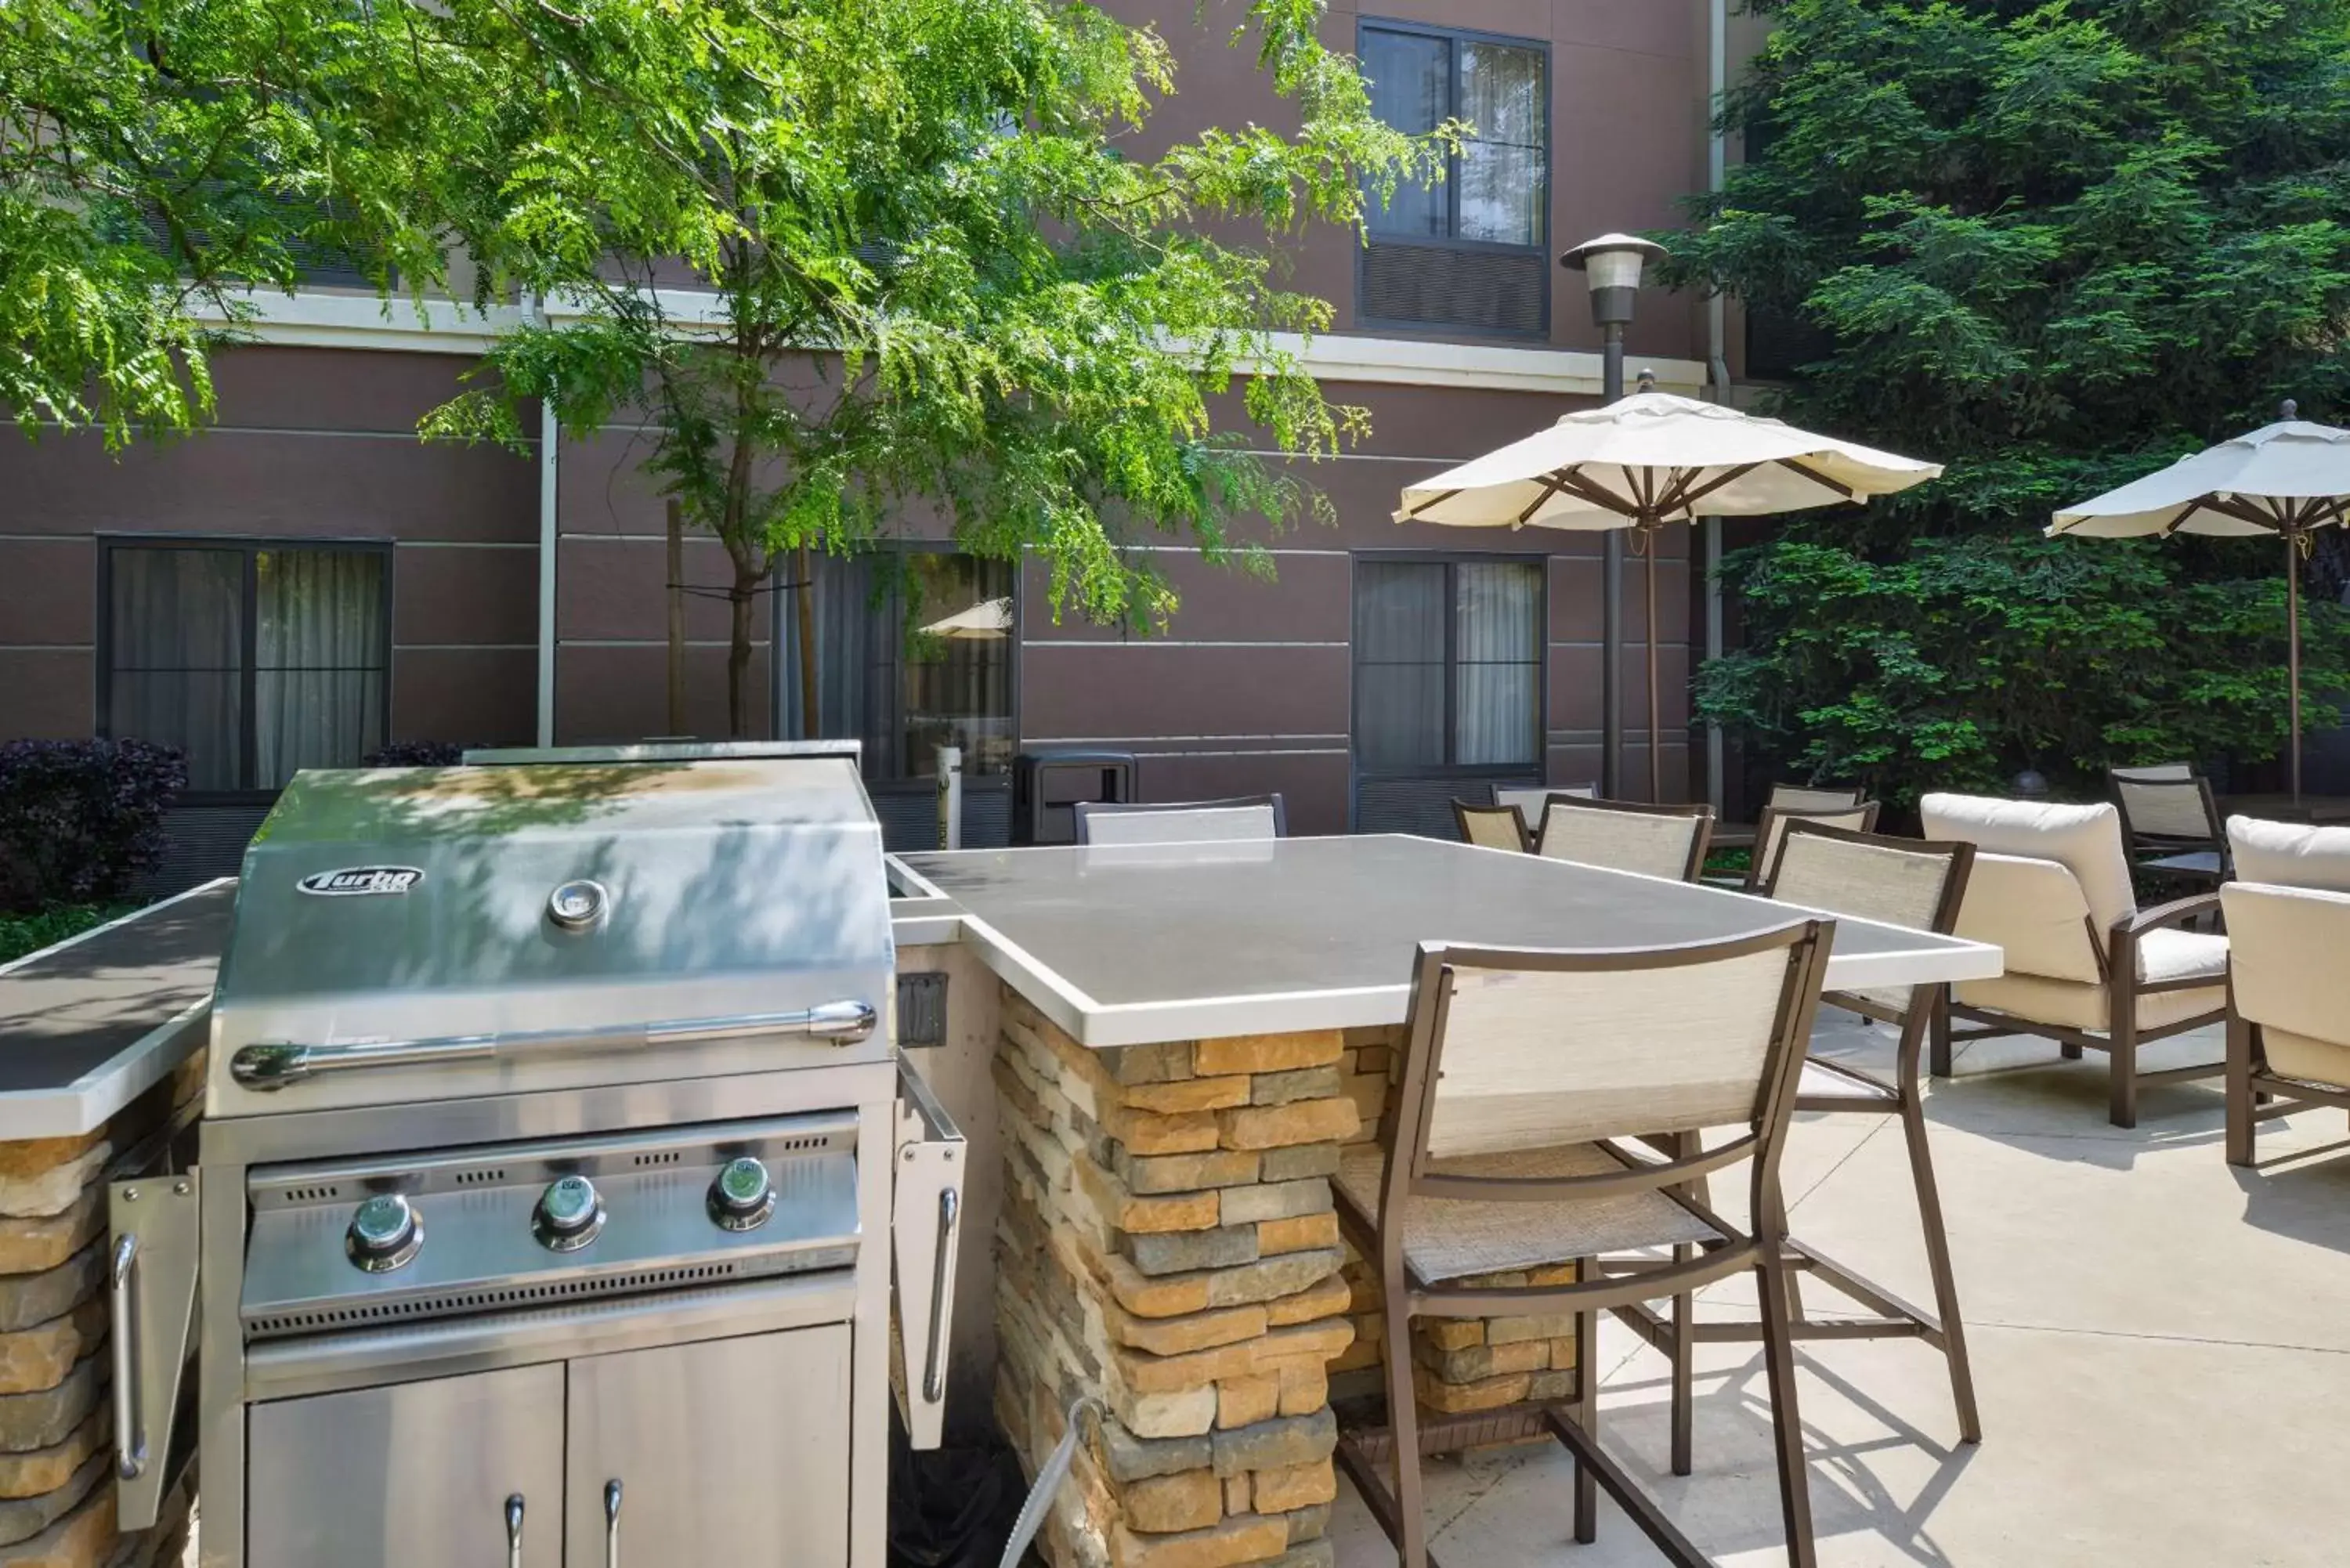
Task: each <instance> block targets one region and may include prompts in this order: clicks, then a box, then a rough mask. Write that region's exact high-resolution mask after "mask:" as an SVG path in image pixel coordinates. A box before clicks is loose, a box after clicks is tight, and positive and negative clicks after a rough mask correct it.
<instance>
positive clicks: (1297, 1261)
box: [893, 836, 2001, 1568]
mask: <svg viewBox="0 0 2350 1568" xmlns="http://www.w3.org/2000/svg"><path fill="white" fill-rule="evenodd" d="M893 875H894V877H895V879H896V882H897V884H898V887H897V890H898V892H899V894H900V895H902V896H901V897H900V898H899V900H897V903H896V907H895V911H894V912H895V914H896V915H897V918H898V925H899V945H900V949H901V950H904V949H905V948H906V947H907V946H908V944H909V942H910V940H922V941H933V942H937V943H940V944H945V943H958V944H960V945H961V946H962V948H963V949H964V950H966V951H967V952H970V953H972V954H974V955H976V957H977V958H978V960H979V961H980V962H981V963H983V965H984V966H985V969H986V970H987V971H990V972H991V973H992V975H993V978H994V979H995V980H996V981H998V982H1000V987H1001V993H1000V995H999V996H998V997H997V998H995V999H993V1000H994V1002H995V1006H994V1009H993V1011H994V1012H995V1015H996V1018H997V1020H998V1023H999V1039H998V1041H997V1044H996V1048H995V1054H994V1061H993V1073H994V1079H995V1086H996V1089H997V1093H998V1098H999V1104H1000V1108H1001V1115H1002V1121H1003V1145H1004V1168H1005V1169H1004V1190H1003V1199H1002V1206H1001V1211H1000V1213H999V1215H998V1217H997V1220H996V1224H995V1235H996V1256H995V1259H994V1266H995V1271H996V1283H995V1292H994V1294H995V1307H996V1312H995V1333H996V1338H997V1345H996V1364H995V1390H994V1404H995V1412H996V1415H997V1417H998V1419H999V1420H1000V1421H1001V1423H1002V1424H1003V1428H1004V1429H1005V1433H1006V1435H1007V1436H1008V1437H1009V1438H1011V1440H1012V1441H1013V1443H1014V1446H1015V1447H1016V1448H1017V1449H1019V1450H1020V1452H1021V1454H1022V1457H1023V1459H1024V1462H1025V1463H1026V1464H1027V1466H1028V1467H1029V1469H1030V1470H1031V1472H1032V1473H1033V1472H1034V1471H1035V1468H1036V1466H1037V1465H1038V1464H1039V1463H1040V1462H1041V1461H1042V1460H1043V1459H1044V1458H1045V1454H1046V1453H1047V1452H1048V1451H1049V1449H1051V1448H1052V1446H1053V1445H1054V1444H1055V1442H1056V1441H1057V1440H1058V1438H1060V1436H1061V1432H1062V1429H1063V1423H1064V1419H1065V1417H1064V1412H1065V1411H1066V1409H1067V1407H1068V1406H1069V1403H1070V1401H1071V1400H1072V1399H1074V1398H1075V1397H1077V1396H1078V1395H1080V1394H1087V1393H1092V1394H1097V1395H1098V1396H1099V1397H1101V1398H1102V1400H1103V1402H1104V1404H1105V1405H1106V1406H1107V1411H1108V1414H1107V1417H1106V1419H1105V1421H1104V1423H1103V1439H1104V1440H1103V1441H1102V1442H1101V1443H1100V1444H1099V1445H1098V1446H1096V1445H1091V1444H1085V1445H1080V1447H1079V1449H1078V1457H1077V1463H1076V1469H1075V1470H1074V1471H1073V1479H1072V1481H1071V1483H1070V1484H1069V1485H1068V1486H1066V1487H1065V1488H1064V1489H1063V1490H1062V1493H1061V1495H1060V1498H1059V1500H1058V1504H1057V1506H1056V1508H1055V1513H1054V1515H1053V1518H1052V1521H1051V1523H1050V1524H1049V1526H1048V1527H1047V1529H1046V1531H1045V1536H1044V1544H1045V1548H1046V1550H1047V1552H1048V1554H1049V1555H1050V1556H1051V1557H1052V1558H1053V1560H1054V1561H1055V1563H1057V1564H1059V1565H1060V1568H1092V1565H1094V1564H1097V1563H1110V1564H1114V1565H1115V1568H1226V1565H1231V1564H1243V1563H1281V1564H1284V1568H1326V1565H1327V1564H1328V1563H1329V1561H1330V1556H1331V1549H1330V1546H1329V1544H1328V1542H1327V1541H1326V1537H1325V1531H1326V1524H1327V1521H1328V1517H1329V1505H1330V1502H1331V1500H1332V1499H1333V1497H1334V1496H1335V1495H1336V1477H1335V1474H1334V1470H1333V1466H1332V1463H1331V1454H1332V1452H1333V1449H1334V1448H1335V1446H1336V1417H1334V1415H1333V1413H1332V1411H1331V1408H1330V1398H1331V1386H1332V1380H1333V1378H1334V1377H1336V1378H1340V1379H1341V1380H1342V1383H1343V1379H1344V1378H1345V1376H1346V1375H1347V1373H1349V1372H1350V1371H1360V1370H1363V1369H1368V1368H1374V1367H1376V1366H1378V1347H1377V1345H1376V1341H1375V1339H1374V1338H1372V1337H1367V1336H1366V1335H1365V1334H1363V1333H1362V1332H1361V1330H1363V1329H1364V1328H1367V1326H1368V1325H1369V1324H1371V1323H1373V1322H1374V1321H1375V1320H1374V1319H1373V1318H1372V1317H1371V1316H1370V1315H1369V1314H1373V1313H1375V1312H1376V1310H1377V1300H1378V1298H1377V1293H1376V1285H1375V1284H1374V1283H1373V1282H1371V1281H1370V1280H1369V1278H1368V1277H1367V1276H1366V1275H1363V1274H1361V1273H1360V1272H1358V1269H1357V1267H1356V1266H1355V1265H1353V1264H1352V1263H1351V1262H1350V1260H1349V1259H1348V1257H1347V1253H1346V1251H1345V1249H1344V1248H1343V1247H1342V1246H1341V1245H1340V1242H1339V1239H1338V1228H1337V1221H1336V1214H1335V1212H1334V1210H1333V1206H1332V1199H1331V1192H1330V1179H1331V1177H1332V1176H1333V1174H1334V1173H1335V1172H1336V1170H1337V1168H1338V1164H1339V1159H1340V1155H1341V1150H1342V1149H1343V1147H1345V1146H1346V1145H1347V1144H1348V1143H1349V1142H1353V1141H1356V1140H1360V1139H1367V1138H1369V1137H1372V1136H1373V1135H1374V1133H1375V1131H1376V1128H1377V1125H1378V1113H1379V1109H1380V1106H1381V1105H1382V1104H1383V1103H1384V1099H1385V1096H1386V1093H1387V1085H1388V1073H1389V1070H1390V1068H1391V1067H1392V1066H1393V1064H1394V1063H1395V1061H1396V1057H1397V1053H1398V1050H1399V1046H1400V1044H1401V1030H1400V1027H1399V1026H1400V1025H1401V1024H1402V1023H1403V1021H1404V1018H1405V1013H1406V1009H1407V1005H1408V1002H1409V975H1410V972H1411V961H1412V958H1413V954H1414V950H1415V948H1416V946H1417V944H1418V943H1419V942H1420V941H1423V940H1451V941H1459V942H1471V943H1482V944H1491V945H1498V946H1525V947H1567V948H1586V949H1601V948H1620V947H1636V946H1645V945H1652V944H1659V943H1668V942H1687V941H1698V940H1710V939H1721V938H1729V937H1732V936H1736V935H1742V934H1745V933H1749V932H1752V931H1756V930H1760V929H1766V928H1768V927H1771V926H1774V925H1778V924H1782V923H1783V921H1784V920H1785V919H1788V918H1789V917H1790V915H1791V914H1792V913H1793V911H1790V910H1788V909H1786V908H1785V907H1783V906H1773V905H1768V904H1765V903H1763V902H1761V901H1759V900H1756V899H1752V898H1745V897H1743V896H1742V895H1738V894H1734V893H1727V892H1721V891H1718V890H1715V889H1711V888H1697V887H1691V886H1688V885H1686V884H1681V883H1672V882H1662V881H1659V880H1657V879H1654V878H1651V877H1638V876H1633V875H1629V874H1626V873H1618V872H1611V871H1603V870H1598V869H1596V868H1593V867H1582V866H1575V865H1569V864H1566V863H1563V862H1558V861H1545V860H1542V859H1539V858H1537V857H1533V856H1526V855H1512V854H1505V853H1502V852H1499V851H1492V850H1483V849H1475V848H1470V847H1467V846H1459V845H1449V844H1441V843H1438V842H1436V841H1433V840H1427V839H1417V838H1405V837H1380V836H1356V837H1346V838H1298V839H1281V840H1264V841H1258V842H1250V843H1215V844H1195V845H1179V846H1133V847H1107V846H1104V847H1090V846H1089V847H1075V846H1053V847H1039V848H1030V849H1013V850H974V851H963V852H949V853H939V854H926V855H909V856H904V857H899V858H898V859H896V860H895V861H894V862H893ZM925 928H927V930H926V933H925V934H924V935H922V936H920V937H919V938H918V937H916V936H915V935H914V933H915V932H916V931H917V930H922V929H925ZM2000 969H2001V955H2000V953H1999V950H1997V949H1995V948H1990V947H1985V946H1982V945H1981V944H1977V943H1971V942H1965V941H1960V940H1952V939H1949V938H1941V937H1936V936H1931V935H1928V934H1925V933H1921V932H1915V931H1907V930H1901V929H1896V928H1892V927H1887V926H1877V925H1872V924H1870V923H1868V922H1866V921H1850V920H1848V921H1845V922H1842V923H1841V924H1840V925H1839V927H1838V929H1837V934H1836V943H1835V952H1834V954H1833V956H1832V957H1831V959H1830V961H1829V968H1828V978H1829V983H1830V984H1831V985H1832V986H1834V987H1835V988H1838V989H1858V988H1865V987H1877V986H1896V985H1909V984H1917V983H1922V982H1929V981H1946V980H1965V979H1975V978H1983V977H1988V976H1991V975H1996V974H1998V973H1999V972H2000ZM951 1005H952V1003H951ZM969 1263H970V1260H968V1259H967V1260H966V1266H967V1267H968V1266H969ZM1573 1344H1574V1341H1573V1337H1572V1325H1571V1324H1565V1323H1562V1322H1553V1321H1550V1320H1546V1319H1537V1318H1520V1319H1490V1320H1486V1321H1484V1322H1482V1323H1478V1322H1470V1323H1465V1324H1443V1325H1440V1337H1433V1338H1430V1340H1429V1341H1428V1342H1427V1343H1425V1344H1421V1345H1417V1346H1416V1349H1415V1360H1416V1361H1417V1362H1418V1363H1419V1366H1417V1368H1416V1370H1415V1377H1416V1379H1417V1381H1418V1384H1419V1395H1420V1399H1421V1402H1422V1404H1423V1405H1424V1406H1425V1407H1429V1408H1430V1409H1432V1410H1435V1411H1438V1412H1440V1413H1444V1414H1448V1415H1466V1414H1472V1413H1474V1412H1477V1411H1480V1410H1486V1409H1494V1408H1500V1407H1507V1406H1511V1405H1514V1404H1517V1403H1520V1402H1523V1401H1525V1400H1528V1399H1554V1398H1570V1397H1574V1395H1575V1375H1576V1368H1575V1366H1574V1364H1573V1355H1572V1352H1573Z"/></svg>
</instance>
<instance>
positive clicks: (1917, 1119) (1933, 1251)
mask: <svg viewBox="0 0 2350 1568" xmlns="http://www.w3.org/2000/svg"><path fill="white" fill-rule="evenodd" d="M1901 1130H1902V1132H1903V1134H1904V1135H1905V1136H1906V1137H1908V1143H1909V1176H1910V1179H1911V1180H1912V1181H1914V1182H1915V1183H1916V1184H1917V1187H1918V1220H1919V1221H1920V1222H1921V1223H1922V1224H1923V1225H1924V1227H1925V1232H1926V1267H1927V1269H1928V1270H1929V1272H1931V1273H1932V1274H1933V1276H1934V1313H1935V1315H1936V1316H1938V1317H1939V1318H1940V1319H1941V1320H1942V1355H1943V1356H1944V1357H1945V1358H1946V1359H1947V1360H1948V1361H1949V1362H1950V1401H1951V1403H1952V1404H1954V1405H1955V1406H1957V1407H1958V1413H1959V1439H1960V1441H1961V1442H1968V1443H1980V1442H1981V1441H1982V1416H1981V1413H1980V1412H1979V1411H1978V1410H1977V1409H1976V1408H1975V1375H1974V1369H1973V1367H1972V1366H1970V1365H1969V1363H1968V1361H1967V1330H1966V1324H1964V1323H1962V1322H1960V1318H1959V1283H1958V1276H1957V1274H1956V1273H1955V1272H1953V1271H1952V1269H1951V1267H1950V1232H1949V1231H1948V1230H1947V1229H1945V1228H1944V1226H1943V1223H1942V1192H1941V1188H1940V1185H1939V1183H1937V1182H1936V1181H1935V1179H1934V1155H1933V1150H1932V1149H1931V1148H1930V1147H1929V1146H1928V1144H1927V1141H1926V1116H1925V1112H1924V1109H1923V1107H1921V1106H1919V1105H1918V1100H1917V1096H1914V1095H1911V1096H1906V1097H1905V1100H1904V1103H1903V1105H1902V1107H1901Z"/></svg>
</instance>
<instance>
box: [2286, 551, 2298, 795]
mask: <svg viewBox="0 0 2350 1568" xmlns="http://www.w3.org/2000/svg"><path fill="white" fill-rule="evenodd" d="M2284 636H2285V670H2286V675H2285V682H2286V685H2287V686H2288V687H2289V688H2290V699H2291V700H2290V701H2288V702H2287V704H2286V707H2287V708H2288V709H2289V710H2290V711H2291V712H2292V714H2293V740H2292V742H2291V743H2292V747H2293V750H2292V752H2291V753H2289V755H2290V757H2291V763H2290V770H2291V777H2292V779H2293V805H2300V804H2301V537H2300V534H2299V532H2298V531H2297V530H2293V529H2287V530H2286V531H2285V536H2284Z"/></svg>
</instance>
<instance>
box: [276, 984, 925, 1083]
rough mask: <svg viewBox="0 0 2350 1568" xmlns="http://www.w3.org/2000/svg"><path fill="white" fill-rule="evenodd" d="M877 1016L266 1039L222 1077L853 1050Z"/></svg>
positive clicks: (848, 1009)
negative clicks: (763, 1046) (495, 1061)
mask: <svg viewBox="0 0 2350 1568" xmlns="http://www.w3.org/2000/svg"><path fill="white" fill-rule="evenodd" d="M879 1022H880V1014H879V1013H878V1012H875V1011H874V1007H873V1004H872V1003H871V1002H861V1001H858V1000H856V999H854V998H847V999H843V1000H841V1001H838V1002H818V1003H817V1004H816V1005H815V1006H814V1007H806V1008H801V1009H798V1010H796V1011H795V1012H736V1013H728V1014H724V1015H722V1016H720V1017H716V1018H675V1019H669V1020H666V1021H664V1022H661V1023H623V1024H618V1025H615V1026H613V1027H610V1028H605V1029H545V1030H529V1031H521V1032H516V1033H507V1034H443V1035H437V1036H433V1037H431V1038H427V1039H421V1040H376V1041H368V1042H365V1043H353V1044H347V1045H304V1044H296V1043H295V1042H293V1041H282V1040H271V1041H262V1042H258V1043H256V1044H251V1045H246V1046H243V1047H240V1048H239V1049H238V1051H237V1053H236V1054H235V1055H234V1056H233V1057H231V1058H230V1059H229V1075H230V1076H232V1077H234V1079H235V1080H236V1081H237V1082H238V1083H240V1084H242V1085H244V1086H245V1087H246V1088H248V1089H256V1090H262V1091H268V1090H274V1089H282V1088H284V1087H285V1086H286V1085H288V1084H298V1083H300V1082H301V1081H302V1080H303V1079H305V1078H309V1077H315V1076H317V1075H319V1074H321V1073H346V1072H354V1071H357V1070H358V1069H359V1068H362V1067H412V1066H416V1065H419V1064H424V1063H437V1062H466V1061H474V1060H480V1059H484V1058H487V1057H493V1056H508V1055H514V1054H519V1053H524V1052H531V1053H536V1052H540V1051H546V1052H560V1051H565V1050H572V1051H611V1050H630V1049H636V1048H640V1047H644V1046H649V1045H670V1044H698V1043H701V1042H705V1041H714V1040H732V1039H737V1038H741V1037H743V1036H748V1035H754V1034H802V1035H806V1036H807V1037H809V1038H811V1039H816V1040H830V1041H833V1042H835V1043H836V1044H842V1045H853V1044H856V1043H857V1042H858V1041H860V1040H862V1039H864V1038H865V1037H866V1036H868V1035H869V1034H871V1033H873V1030H874V1027H875V1025H876V1024H878V1023H879Z"/></svg>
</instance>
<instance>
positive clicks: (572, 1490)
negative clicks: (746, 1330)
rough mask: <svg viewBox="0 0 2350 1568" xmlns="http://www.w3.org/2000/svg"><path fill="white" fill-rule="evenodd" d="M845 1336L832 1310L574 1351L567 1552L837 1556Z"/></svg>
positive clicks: (842, 1513) (650, 1566)
mask: <svg viewBox="0 0 2350 1568" xmlns="http://www.w3.org/2000/svg"><path fill="white" fill-rule="evenodd" d="M848 1338H849V1331H848V1326H847V1324H827V1325H826V1326H824V1327H820V1328H803V1329H794V1330H791V1331H789V1332H787V1333H783V1334H753V1335H750V1336H748V1337H745V1338H742V1339H715V1340H703V1341H700V1342H698V1343H696V1344H692V1345H664V1346H661V1347H660V1348H658V1349H653V1350H632V1351H625V1352H622V1353H619V1354H618V1355H597V1356H589V1357H587V1358H585V1359H583V1360H578V1361H574V1362H572V1363H570V1376H571V1404H570V1420H569V1427H568V1431H567V1448H566V1453H565V1459H564V1485H565V1504H564V1507H565V1514H564V1520H565V1531H564V1540H565V1552H564V1562H565V1564H566V1568H688V1565H689V1564H690V1565H694V1568H701V1565H703V1564H708V1565H709V1568H721V1565H723V1568H842V1565H843V1564H845V1563H847V1561H848ZM875 1397H879V1393H878V1391H877V1392H876V1396H875ZM616 1484H617V1486H618V1487H619V1492H618V1493H617V1495H615V1494H614V1493H613V1491H612V1488H613V1487H614V1486H615V1485H616ZM615 1502H617V1504H618V1509H617V1512H616V1511H614V1509H613V1507H612V1505H613V1503H615Z"/></svg>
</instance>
